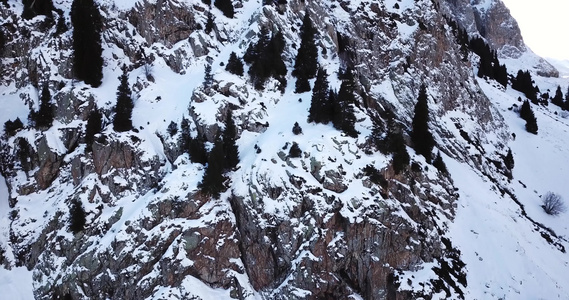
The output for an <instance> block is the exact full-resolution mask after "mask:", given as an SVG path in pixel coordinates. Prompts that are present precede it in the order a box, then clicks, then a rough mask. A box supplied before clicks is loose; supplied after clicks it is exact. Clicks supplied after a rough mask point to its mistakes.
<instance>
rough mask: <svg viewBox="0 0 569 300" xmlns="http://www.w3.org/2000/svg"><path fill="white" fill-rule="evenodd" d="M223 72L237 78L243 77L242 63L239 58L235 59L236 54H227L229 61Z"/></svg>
mask: <svg viewBox="0 0 569 300" xmlns="http://www.w3.org/2000/svg"><path fill="white" fill-rule="evenodd" d="M225 70H227V71H228V72H229V73H231V74H235V75H239V76H242V75H243V62H242V61H241V59H240V58H238V57H237V54H235V52H231V54H229V60H228V61H227V66H226V67H225Z"/></svg>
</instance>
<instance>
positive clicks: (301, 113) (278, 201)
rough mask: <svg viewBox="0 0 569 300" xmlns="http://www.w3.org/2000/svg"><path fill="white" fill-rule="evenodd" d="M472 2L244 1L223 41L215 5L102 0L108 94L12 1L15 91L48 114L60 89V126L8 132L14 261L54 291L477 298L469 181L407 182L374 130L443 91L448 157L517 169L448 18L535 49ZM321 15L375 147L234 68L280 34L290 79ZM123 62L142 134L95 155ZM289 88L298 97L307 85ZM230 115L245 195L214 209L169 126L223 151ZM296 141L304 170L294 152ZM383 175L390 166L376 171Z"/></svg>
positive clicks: (481, 166)
mask: <svg viewBox="0 0 569 300" xmlns="http://www.w3.org/2000/svg"><path fill="white" fill-rule="evenodd" d="M68 2H70V1H63V2H62V3H57V4H56V6H58V7H59V6H60V7H61V8H63V7H64V6H65V5H67V7H69V4H70V3H68ZM264 2H266V1H264ZM470 2H471V1H450V0H448V1H442V2H439V1H426V0H425V1H423V0H420V1H379V2H377V1H351V2H346V1H340V2H336V1H307V2H305V1H296V0H293V1H288V3H287V4H280V5H275V4H269V5H261V3H258V2H255V1H243V2H240V1H234V6H235V7H237V14H236V18H235V19H232V20H229V19H227V18H225V17H223V15H221V13H219V11H217V10H216V9H215V8H213V9H212V11H213V13H214V16H215V26H214V30H213V32H212V33H211V34H205V33H204V31H203V29H202V28H203V27H204V25H205V22H206V19H207V13H208V11H209V8H208V7H207V6H206V5H204V4H203V3H201V2H196V1H181V0H179V1H174V0H163V1H136V3H135V4H134V5H132V6H131V7H127V8H124V7H123V4H121V6H120V7H117V6H116V5H115V3H113V1H101V2H100V9H101V11H102V15H103V17H104V19H105V22H104V23H105V24H106V27H105V28H104V31H103V44H104V47H105V81H104V83H103V85H102V87H101V88H99V89H93V88H91V87H89V86H86V85H84V84H82V83H80V82H76V81H74V80H73V79H72V76H71V73H70V69H71V68H70V64H71V60H70V57H71V52H70V51H71V50H69V49H70V44H71V43H70V38H71V35H70V32H66V33H64V34H62V35H56V34H55V31H54V28H53V24H51V25H50V24H49V23H46V22H47V21H46V20H45V18H43V17H41V16H40V17H37V18H35V19H32V20H27V21H24V20H22V19H21V18H20V16H19V13H20V9H21V7H20V6H19V5H14V4H13V5H11V6H10V7H9V8H8V9H6V10H3V11H2V13H1V16H2V20H3V25H2V30H3V32H4V33H5V35H6V36H7V39H6V41H7V42H6V45H5V47H4V48H3V49H2V51H1V52H0V53H1V57H2V70H3V77H2V81H1V84H2V88H3V89H4V91H5V93H8V94H11V95H17V96H14V97H11V98H10V99H11V101H23V102H24V103H25V106H27V107H29V108H34V107H37V101H38V99H37V93H36V92H35V91H36V89H37V88H38V87H39V86H40V84H43V83H44V82H48V83H49V84H50V86H51V87H52V89H53V90H54V99H55V102H56V123H55V125H54V127H53V128H51V129H50V130H47V131H38V130H35V129H33V128H25V129H24V130H22V131H20V132H19V133H18V134H17V135H16V136H15V137H5V138H4V139H3V147H4V151H3V163H4V168H3V169H2V171H3V174H4V176H6V181H7V183H8V186H9V189H10V195H9V197H10V204H11V205H10V206H11V225H10V241H9V244H4V245H1V246H2V249H3V251H4V252H5V253H8V254H7V255H4V256H3V257H4V258H3V261H2V264H3V265H5V266H17V265H24V266H26V267H27V268H28V269H29V270H32V271H33V280H34V295H35V296H36V298H37V299H52V297H59V296H63V295H67V294H69V295H71V297H72V298H73V299H173V298H180V299H194V298H193V297H196V299H197V298H199V299H208V297H210V299H211V297H214V296H212V295H214V294H211V293H214V292H216V293H217V294H215V295H216V296H215V298H234V299H256V298H267V299H330V298H338V299H344V298H347V297H350V296H352V297H362V298H364V299H416V298H417V297H421V296H422V297H427V298H429V297H431V296H432V295H433V294H436V293H442V292H445V293H446V294H447V296H448V297H455V298H461V297H462V296H463V293H464V292H463V291H464V290H465V289H466V287H467V282H466V280H465V279H464V278H465V272H466V269H465V268H464V264H463V263H462V261H461V259H460V251H459V250H457V249H455V248H453V246H452V243H450V242H449V239H448V237H446V230H447V226H448V224H449V222H452V220H453V218H454V213H455V207H456V201H457V194H456V191H455V188H454V186H453V181H452V179H451V177H449V176H447V175H444V174H442V173H440V172H438V171H437V170H436V169H435V168H434V167H433V166H431V165H428V164H427V163H425V161H424V159H423V158H421V157H420V156H416V155H413V164H412V167H409V168H408V169H407V170H406V171H405V172H403V173H402V174H395V172H394V171H393V168H392V166H391V157H389V156H385V155H382V154H379V153H376V151H375V149H374V147H372V146H371V144H370V142H369V141H368V140H367V135H369V133H370V131H371V127H372V119H373V120H379V121H378V122H379V124H382V123H387V121H388V120H387V117H386V114H387V113H388V111H392V112H394V113H395V120H396V122H398V123H400V124H401V125H402V127H403V128H404V129H405V130H404V131H405V132H408V131H409V129H410V125H411V118H412V114H413V108H414V103H415V101H416V97H417V92H418V89H419V86H420V85H421V84H422V83H426V84H427V85H428V88H429V105H430V107H431V113H432V116H433V117H432V119H431V123H430V127H431V129H432V131H433V132H434V134H435V136H436V139H437V144H438V148H439V149H440V151H442V152H444V153H446V154H447V155H448V156H449V157H453V158H454V159H457V160H459V161H463V162H465V163H468V164H470V165H472V166H473V167H475V168H477V169H478V170H480V171H481V172H488V173H492V172H498V168H497V167H496V166H495V165H493V164H492V163H491V162H490V160H489V159H487V158H486V157H487V156H491V157H494V158H495V157H499V155H500V152H503V151H504V145H505V144H506V143H507V142H508V140H509V139H510V134H509V132H507V128H505V127H504V125H503V119H502V117H501V116H500V114H499V113H498V112H497V111H496V110H495V109H494V108H493V106H492V104H491V103H490V101H489V100H488V98H487V97H486V96H485V95H484V93H483V92H482V91H481V90H480V88H479V86H478V84H477V82H476V79H475V78H474V76H473V72H472V69H473V65H472V63H473V62H474V61H475V60H474V59H473V57H472V54H471V55H470V58H468V59H464V55H463V54H462V53H461V51H460V47H459V45H457V43H456V38H455V36H454V35H453V33H452V30H451V28H450V27H449V26H448V25H447V21H446V19H445V17H448V16H449V15H450V17H452V18H455V19H457V20H460V21H461V24H462V25H463V26H464V27H466V28H468V30H469V32H471V33H474V32H479V33H480V34H481V35H482V36H484V37H485V38H486V39H487V40H488V42H489V43H490V44H491V45H492V46H493V47H495V49H497V50H500V53H501V55H504V56H508V57H516V55H519V53H521V52H523V51H525V46H524V45H523V41H522V39H521V36H520V34H519V30H518V29H517V26H516V24H515V21H514V20H513V19H512V18H511V17H510V16H509V14H508V12H507V9H505V7H504V6H503V5H502V4H501V3H500V2H499V1H498V2H492V3H493V5H490V6H487V7H485V8H481V6H482V4H480V3H473V4H470ZM279 3H280V2H279ZM306 12H309V13H310V14H311V15H312V16H313V20H314V23H315V26H316V28H317V30H318V38H317V41H318V42H317V44H318V50H319V53H320V58H321V64H322V65H323V66H325V67H326V68H328V71H329V73H330V74H333V73H335V72H337V69H338V67H339V66H340V65H347V66H350V67H353V68H354V70H355V72H356V75H357V76H356V78H357V80H356V81H357V94H358V97H357V105H356V106H357V108H356V113H357V117H358V125H357V126H358V127H357V129H358V130H359V131H360V132H361V134H360V137H359V138H357V139H354V138H350V137H346V136H344V135H342V134H340V132H338V131H335V130H332V131H331V129H330V128H329V127H326V128H324V127H318V126H320V125H318V126H314V125H311V124H307V123H306V122H305V120H306V108H307V107H308V106H307V103H309V102H310V93H305V94H303V95H295V94H294V93H292V90H291V89H290V88H289V89H288V90H287V91H286V92H285V93H284V94H281V93H280V92H279V91H278V89H277V88H276V85H275V84H274V83H273V82H269V83H268V84H267V88H266V90H264V91H257V90H255V89H254V88H253V87H252V86H251V83H250V82H249V81H248V80H247V76H244V77H237V76H232V75H231V76H229V75H228V74H227V73H226V72H225V71H224V70H223V68H224V67H223V66H219V65H220V64H221V63H226V62H227V57H228V55H229V51H230V50H232V51H235V50H237V51H240V52H241V53H239V54H240V55H242V54H243V52H244V50H245V49H246V47H247V45H248V43H249V42H250V41H251V40H254V39H256V32H258V31H259V28H260V27H261V26H265V27H267V28H270V30H271V31H272V32H277V31H281V32H283V33H284V36H285V40H286V44H287V47H286V50H285V53H284V55H283V56H284V58H285V61H286V63H287V66H288V67H289V69H290V68H291V67H292V65H293V63H294V57H295V55H296V49H295V47H298V45H299V42H300V40H299V37H298V30H299V27H300V20H301V19H302V16H303V15H304V14H305V13H306ZM504 24H508V26H504ZM50 26H51V27H50ZM228 49H230V50H228ZM204 63H212V65H213V66H214V67H215V68H214V74H215V77H214V78H215V80H214V84H213V86H212V88H211V89H209V90H205V89H204V88H203V87H202V86H201V78H202V77H201V76H203V73H202V70H203V65H204ZM122 64H126V65H127V66H128V68H129V70H131V73H130V74H131V75H130V83H131V86H132V88H133V90H134V92H135V98H136V99H135V100H136V101H135V113H134V114H135V118H136V120H135V126H136V130H135V131H132V132H127V133H115V132H114V131H112V129H110V126H109V127H107V129H105V130H104V131H103V132H102V133H101V134H99V135H97V139H96V141H95V143H94V144H93V149H92V152H89V153H86V152H85V151H84V149H85V143H84V131H85V123H86V122H85V121H86V119H87V115H88V112H89V111H90V110H91V109H92V108H93V107H94V104H97V106H98V107H100V108H102V110H103V112H104V114H105V118H106V120H107V121H108V120H109V119H111V118H112V108H113V104H114V98H113V97H114V91H115V89H116V84H117V81H116V80H115V79H114V78H113V77H116V76H117V75H118V70H119V66H121V65H122ZM149 75H150V76H149ZM159 75H162V76H164V77H159ZM168 76H170V77H168ZM183 76H185V77H183ZM194 77H198V78H199V79H198V80H195V79H194V80H191V78H194ZM172 78H174V79H175V80H172ZM288 80H289V86H292V85H293V82H294V78H293V77H290V76H289V77H288ZM332 81H333V84H336V85H339V84H338V83H339V81H338V80H336V79H332ZM188 87H189V88H188ZM176 89H180V90H183V91H184V92H183V93H182V92H180V93H178V92H174V91H175V90H176ZM186 91H188V92H189V93H185V92H186ZM20 99H21V100H20ZM295 105H298V106H295ZM295 107H297V108H295ZM228 109H232V110H233V114H234V116H235V120H237V125H238V132H239V141H240V142H239V145H240V147H239V151H240V153H241V163H240V164H239V166H238V168H237V170H234V171H233V172H231V173H230V178H229V179H228V181H227V182H226V185H227V186H228V190H227V192H225V193H223V194H222V195H221V197H220V198H219V199H212V198H210V197H207V196H205V195H203V194H201V193H200V191H199V189H198V183H199V182H200V181H201V177H202V176H203V173H204V166H202V165H200V164H196V163H192V162H191V161H190V160H189V158H188V154H183V153H182V151H180V142H179V137H180V135H181V133H177V134H174V135H173V136H169V135H168V133H167V132H166V126H167V125H168V123H170V121H174V122H179V120H180V119H181V117H182V116H186V117H188V118H189V119H191V121H192V125H191V130H192V135H194V136H195V135H196V134H200V135H205V136H206V137H207V139H208V140H209V141H210V142H211V141H213V139H214V137H215V135H216V134H217V132H218V131H219V128H222V127H223V125H222V123H221V122H220V121H221V120H223V119H224V118H225V115H226V112H227V110H228ZM137 112H139V114H144V115H137ZM148 112H152V113H150V114H149V113H148ZM151 114H152V115H151ZM292 119H295V120H294V121H299V122H300V123H302V124H303V127H304V130H305V135H304V137H296V136H294V135H293V134H292V133H291V132H290V130H288V129H287V131H286V132H284V131H283V130H281V129H280V128H281V127H283V126H284V125H282V124H287V125H286V126H285V127H286V128H288V127H289V125H288V122H291V120H292ZM290 127H292V123H291V124H290ZM487 132H493V134H492V135H487V134H486V133H487ZM19 139H22V140H26V141H27V142H28V143H29V149H28V150H27V153H29V157H27V158H25V160H24V161H17V157H18V153H21V152H19V151H22V149H21V147H20V146H19V145H21V144H22V143H19V142H18V140H19ZM295 140H298V141H299V143H300V144H301V147H302V149H303V154H302V155H301V157H300V158H291V157H288V156H287V155H286V152H288V148H287V147H288V145H289V144H290V143H292V141H295ZM481 144H484V145H485V147H486V148H483V147H482V146H480V145H481ZM253 145H255V146H253ZM283 145H284V146H283ZM253 147H255V148H253ZM254 149H259V150H260V149H262V152H261V151H259V150H254ZM488 149H491V150H488ZM255 152H256V153H255ZM488 152H491V153H488ZM14 161H16V162H15V163H14ZM366 165H373V166H374V168H376V169H377V170H378V171H377V174H375V177H373V178H372V177H371V176H370V175H369V174H367V173H366V172H364V170H363V169H364V167H365V166H366ZM378 178H379V179H378ZM73 201H80V202H81V203H82V204H83V206H84V208H85V211H86V227H85V229H84V230H83V231H81V232H80V233H77V234H72V233H70V232H68V228H67V224H68V220H69V207H70V206H71V203H72V202H73ZM38 216H39V218H38ZM10 253H11V254H10ZM425 264H430V265H433V266H435V267H432V269H427V272H428V273H429V274H430V275H431V276H430V277H427V278H426V279H421V278H418V279H416V280H414V282H412V283H411V285H412V286H413V288H411V289H405V288H402V285H401V283H402V282H401V281H400V280H401V278H402V277H401V275H402V274H403V273H404V272H406V271H417V270H421V269H423V268H424V265H425ZM443 266H446V268H445V267H443ZM407 284H409V282H407ZM208 293H210V294H208Z"/></svg>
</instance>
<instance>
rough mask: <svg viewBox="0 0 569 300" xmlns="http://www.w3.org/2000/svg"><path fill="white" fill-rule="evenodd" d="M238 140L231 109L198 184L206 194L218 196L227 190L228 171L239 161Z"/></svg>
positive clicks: (216, 138)
mask: <svg viewBox="0 0 569 300" xmlns="http://www.w3.org/2000/svg"><path fill="white" fill-rule="evenodd" d="M236 140H237V127H236V126H235V122H234V121H233V112H232V111H231V109H230V110H229V111H228V112H227V116H226V118H225V128H224V130H223V131H222V132H221V133H218V134H217V135H216V137H215V141H214V143H213V148H212V149H211V151H210V152H209V154H208V156H207V167H206V171H205V173H204V176H203V178H202V181H201V182H200V183H199V184H198V187H199V188H200V189H201V191H202V192H203V193H204V194H206V195H209V196H212V197H214V198H217V197H219V194H220V193H222V192H223V191H225V189H226V187H225V181H226V180H227V177H226V173H227V172H229V171H231V170H233V169H235V167H237V164H238V163H239V150H238V148H237V144H236ZM191 155H192V154H190V157H191Z"/></svg>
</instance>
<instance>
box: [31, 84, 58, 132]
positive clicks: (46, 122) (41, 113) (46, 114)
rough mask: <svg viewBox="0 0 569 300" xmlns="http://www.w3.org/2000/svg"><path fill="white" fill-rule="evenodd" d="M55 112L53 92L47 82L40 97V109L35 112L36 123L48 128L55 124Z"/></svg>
mask: <svg viewBox="0 0 569 300" xmlns="http://www.w3.org/2000/svg"><path fill="white" fill-rule="evenodd" d="M53 118H54V112H53V104H51V93H50V92H49V88H48V86H47V84H45V85H44V86H43V89H42V92H41V99H40V109H39V110H38V112H37V113H36V114H35V120H34V121H35V124H36V127H37V128H40V129H47V128H49V127H51V125H52V124H53Z"/></svg>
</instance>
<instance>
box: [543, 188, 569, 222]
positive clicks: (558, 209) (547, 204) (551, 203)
mask: <svg viewBox="0 0 569 300" xmlns="http://www.w3.org/2000/svg"><path fill="white" fill-rule="evenodd" d="M542 201H543V204H542V205H541V207H542V208H543V210H544V211H545V213H547V214H548V215H552V216H556V215H558V214H560V213H563V212H565V211H566V210H567V207H566V206H565V203H564V202H563V198H561V196H559V195H558V194H555V193H552V192H547V193H546V194H545V195H544V196H543V199H542Z"/></svg>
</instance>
